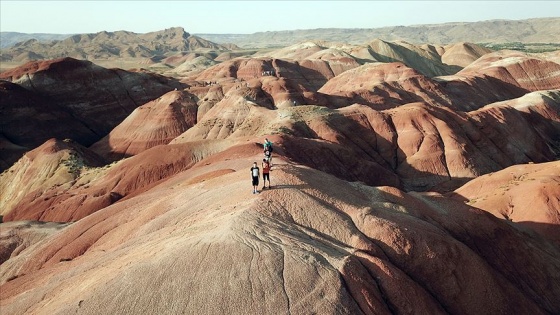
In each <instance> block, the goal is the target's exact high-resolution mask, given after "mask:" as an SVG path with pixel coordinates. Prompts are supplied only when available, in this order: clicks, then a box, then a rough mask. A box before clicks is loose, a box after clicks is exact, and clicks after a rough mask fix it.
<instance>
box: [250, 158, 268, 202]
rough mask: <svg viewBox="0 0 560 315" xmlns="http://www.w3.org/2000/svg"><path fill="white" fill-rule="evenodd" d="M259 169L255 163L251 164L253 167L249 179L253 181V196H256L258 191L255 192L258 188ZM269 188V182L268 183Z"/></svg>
mask: <svg viewBox="0 0 560 315" xmlns="http://www.w3.org/2000/svg"><path fill="white" fill-rule="evenodd" d="M259 173H260V171H259V167H258V166H257V162H255V163H253V167H251V178H252V179H253V194H258V193H259V191H258V190H257V188H258V186H259V175H260V174H259ZM269 186H270V181H269Z"/></svg>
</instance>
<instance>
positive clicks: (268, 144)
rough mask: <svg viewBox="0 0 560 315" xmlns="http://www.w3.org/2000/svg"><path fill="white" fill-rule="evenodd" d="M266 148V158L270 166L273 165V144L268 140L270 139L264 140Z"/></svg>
mask: <svg viewBox="0 0 560 315" xmlns="http://www.w3.org/2000/svg"><path fill="white" fill-rule="evenodd" d="M263 148H264V158H265V159H266V160H267V161H268V163H269V164H270V165H272V150H273V149H272V142H270V140H268V138H266V139H264V143H263Z"/></svg>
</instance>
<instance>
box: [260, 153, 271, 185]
mask: <svg viewBox="0 0 560 315" xmlns="http://www.w3.org/2000/svg"><path fill="white" fill-rule="evenodd" d="M262 169H263V188H262V189H265V188H266V181H267V180H268V189H270V188H272V186H270V163H268V161H267V160H266V159H263V161H262Z"/></svg>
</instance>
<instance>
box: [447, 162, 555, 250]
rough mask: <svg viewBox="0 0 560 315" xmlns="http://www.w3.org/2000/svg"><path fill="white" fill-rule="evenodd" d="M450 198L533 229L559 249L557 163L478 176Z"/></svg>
mask: <svg viewBox="0 0 560 315" xmlns="http://www.w3.org/2000/svg"><path fill="white" fill-rule="evenodd" d="M452 195H453V196H454V197H455V198H458V199H461V198H464V200H465V202H467V203H468V204H469V205H471V206H473V207H477V208H480V209H483V210H485V211H488V212H490V213H492V214H493V215H495V216H496V217H498V218H502V219H505V220H508V221H510V222H514V223H515V225H516V226H517V225H518V226H521V227H524V228H525V229H526V228H528V229H532V230H534V231H536V232H538V233H539V234H541V235H542V236H543V237H545V238H547V239H549V240H550V241H551V242H553V243H555V244H556V245H557V246H560V229H558V227H559V226H560V198H559V196H560V162H558V161H555V162H549V163H542V164H521V165H514V166H511V167H508V168H506V169H503V170H501V171H499V172H496V173H490V174H487V175H484V176H480V177H478V178H476V179H474V180H472V181H470V182H469V183H467V184H466V185H464V186H462V187H461V188H459V189H457V190H456V191H455V192H454V193H453V194H452ZM524 228H520V230H524Z"/></svg>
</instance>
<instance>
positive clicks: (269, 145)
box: [264, 142, 272, 153]
mask: <svg viewBox="0 0 560 315" xmlns="http://www.w3.org/2000/svg"><path fill="white" fill-rule="evenodd" d="M264 150H265V151H268V152H270V153H272V143H270V142H268V143H267V144H266V146H265V147H264Z"/></svg>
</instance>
